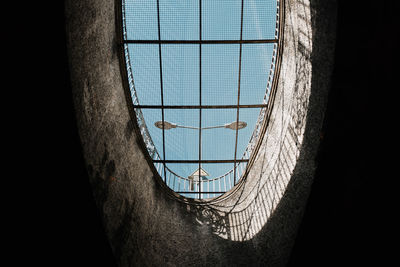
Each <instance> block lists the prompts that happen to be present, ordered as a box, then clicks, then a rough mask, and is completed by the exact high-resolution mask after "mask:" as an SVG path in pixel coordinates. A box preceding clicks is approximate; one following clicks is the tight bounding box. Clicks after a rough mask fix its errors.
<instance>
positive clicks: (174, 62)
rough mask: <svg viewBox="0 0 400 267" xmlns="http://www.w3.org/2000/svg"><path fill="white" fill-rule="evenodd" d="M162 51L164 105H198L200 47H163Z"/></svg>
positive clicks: (173, 45) (187, 45)
mask: <svg viewBox="0 0 400 267" xmlns="http://www.w3.org/2000/svg"><path fill="white" fill-rule="evenodd" d="M161 51H162V67H163V91H164V105H198V104H199V102H200V100H199V99H200V95H199V92H200V91H199V86H200V84H199V80H200V76H199V75H200V73H199V45H198V44H195V45H193V44H169V45H162V50H161ZM197 124H198V123H197Z"/></svg>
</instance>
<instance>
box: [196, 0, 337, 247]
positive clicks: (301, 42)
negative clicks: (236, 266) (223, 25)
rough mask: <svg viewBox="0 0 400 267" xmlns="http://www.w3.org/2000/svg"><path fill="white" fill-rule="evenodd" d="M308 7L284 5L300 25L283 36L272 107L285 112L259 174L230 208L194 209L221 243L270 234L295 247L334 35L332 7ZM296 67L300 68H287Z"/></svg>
mask: <svg viewBox="0 0 400 267" xmlns="http://www.w3.org/2000/svg"><path fill="white" fill-rule="evenodd" d="M307 2H308V1H304V0H303V1H298V2H297V3H296V4H295V5H287V6H286V9H287V10H286V25H297V29H289V30H286V31H285V40H284V41H285V47H284V49H285V51H284V55H283V59H282V70H281V75H280V78H281V81H280V82H279V83H280V85H279V87H278V92H277V97H276V100H275V105H274V109H275V110H278V111H279V112H280V113H281V114H275V115H272V117H271V121H270V125H269V126H268V128H267V132H266V135H265V137H264V140H263V146H262V147H261V148H260V151H259V153H258V156H257V160H256V162H255V165H258V166H261V169H260V170H257V171H253V169H254V168H253V169H252V170H251V171H250V174H249V176H248V178H247V181H246V182H245V183H243V184H242V187H241V188H240V189H239V190H238V192H237V197H236V198H235V199H236V202H235V203H232V204H231V205H229V206H227V205H226V203H222V204H220V205H219V204H218V203H212V202H211V203H210V204H207V205H202V206H199V205H198V206H191V208H190V209H191V212H193V213H195V216H196V218H197V219H196V220H197V222H198V223H199V224H206V225H208V226H209V227H210V228H211V230H212V232H213V233H214V234H215V235H217V236H219V237H221V238H223V239H228V240H232V241H246V240H252V239H253V238H254V237H256V236H257V235H258V234H261V235H264V234H266V235H267V236H269V237H272V236H276V237H275V238H277V236H278V235H279V236H280V238H283V239H282V240H285V239H286V240H287V241H286V242H290V243H292V242H293V241H294V236H295V235H296V229H297V227H298V225H297V224H296V220H297V221H300V219H301V215H302V213H303V207H304V205H305V202H306V199H307V197H308V194H309V190H310V186H311V183H312V178H313V175H314V170H315V166H314V161H315V157H316V153H317V149H318V145H319V141H320V138H321V137H320V129H321V127H322V120H323V114H324V111H325V104H326V94H327V90H328V86H329V80H330V73H331V65H332V64H330V63H332V62H331V61H332V59H331V57H332V55H333V44H334V41H333V39H334V33H335V31H334V28H335V25H334V20H332V16H334V15H332V14H335V10H336V6H335V3H334V1H331V2H330V3H328V4H326V7H324V8H322V7H320V6H319V5H318V4H316V3H315V2H316V1H311V3H310V5H311V7H310V5H308V3H307ZM316 5H318V6H316ZM315 8H318V12H319V13H318V15H316V14H317V13H316V12H314V11H315V10H314V9H315ZM295 9H297V10H295ZM310 9H311V10H310ZM320 9H321V11H320ZM327 23H328V24H327ZM285 28H286V29H288V27H287V26H286V27H285ZM329 30H332V31H329ZM314 36H315V37H314ZM285 60H286V61H287V62H285ZM292 63H294V65H295V66H290V64H292ZM285 68H287V69H288V70H289V71H295V75H293V74H290V73H289V75H292V76H294V77H295V79H294V81H285V80H282V79H283V78H285V77H286V75H288V71H287V69H285ZM312 70H315V71H314V73H312ZM286 84H289V85H291V84H292V85H293V86H294V87H293V89H292V92H291V93H290V95H286V94H285V92H279V89H282V88H286V86H285V85H286ZM285 102H286V103H285ZM286 105H290V106H289V108H285V107H286ZM279 124H280V126H281V127H280V133H279V134H278V136H279V137H276V133H275V135H274V138H275V139H277V141H275V142H277V143H275V145H274V149H275V151H274V152H273V153H272V155H271V152H268V151H267V149H268V145H265V144H268V142H269V140H268V139H269V138H270V135H269V130H270V129H271V128H272V127H274V125H275V128H276V125H279ZM273 142H274V141H273ZM256 172H258V173H257V174H256ZM250 180H253V181H254V182H253V183H250ZM246 187H247V188H246ZM282 220H287V221H282ZM267 229H268V230H267ZM274 230H276V231H274Z"/></svg>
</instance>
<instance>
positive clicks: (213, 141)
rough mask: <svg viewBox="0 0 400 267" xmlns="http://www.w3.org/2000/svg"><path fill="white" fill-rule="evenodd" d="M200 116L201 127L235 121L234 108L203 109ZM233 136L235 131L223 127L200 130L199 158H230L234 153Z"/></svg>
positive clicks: (234, 136)
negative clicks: (200, 147) (200, 148)
mask: <svg viewBox="0 0 400 267" xmlns="http://www.w3.org/2000/svg"><path fill="white" fill-rule="evenodd" d="M201 118H202V128H205V127H213V126H223V125H225V124H228V123H231V122H233V121H236V109H203V110H202V117H201ZM235 138H236V134H235V131H234V130H231V129H228V128H224V127H223V128H215V129H204V130H202V131H201V140H202V141H201V143H202V156H201V158H202V159H203V160H216V159H218V160H227V159H230V160H232V159H233V156H234V154H235ZM215 175H217V174H215Z"/></svg>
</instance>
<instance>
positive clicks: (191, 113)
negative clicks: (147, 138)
mask: <svg viewBox="0 0 400 267" xmlns="http://www.w3.org/2000/svg"><path fill="white" fill-rule="evenodd" d="M199 114H200V113H199V110H197V109H165V110H164V119H165V121H168V122H171V123H175V124H177V125H178V126H179V125H181V126H186V127H199V120H200V115H199ZM158 130H159V131H160V132H162V130H161V129H158ZM165 158H166V159H167V160H198V159H199V130H195V129H188V128H179V127H178V128H174V129H170V130H165ZM178 174H180V173H178Z"/></svg>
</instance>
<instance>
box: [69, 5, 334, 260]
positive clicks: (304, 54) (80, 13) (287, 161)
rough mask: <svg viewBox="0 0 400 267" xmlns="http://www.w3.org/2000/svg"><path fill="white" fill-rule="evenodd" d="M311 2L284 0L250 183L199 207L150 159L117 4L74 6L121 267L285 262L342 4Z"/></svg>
mask: <svg viewBox="0 0 400 267" xmlns="http://www.w3.org/2000/svg"><path fill="white" fill-rule="evenodd" d="M310 2H311V3H310ZM310 2H309V1H307V0H300V1H293V0H286V1H285V27H284V45H283V55H282V61H281V70H280V77H279V83H278V88H277V93H276V95H275V99H274V106H273V110H272V113H271V117H270V122H269V124H268V127H267V130H266V134H265V136H264V139H263V141H262V145H261V147H260V150H259V153H258V156H257V158H256V160H255V162H254V165H253V167H252V169H251V171H250V173H249V175H248V177H247V179H246V180H245V181H243V182H242V183H241V184H240V186H239V187H238V188H237V189H236V190H234V191H233V193H232V194H231V195H229V197H227V198H225V199H223V200H220V201H216V202H210V203H204V204H202V205H197V204H190V203H184V202H181V201H177V200H176V199H175V198H174V197H171V195H170V194H168V193H167V192H166V190H165V188H163V186H162V185H160V184H159V183H157V180H156V179H155V177H153V175H154V174H153V172H152V170H151V167H150V166H149V164H148V162H147V160H146V158H145V155H144V153H145V152H144V151H143V150H142V148H141V145H140V139H139V138H141V136H137V135H136V131H135V127H136V126H135V125H136V123H135V121H134V118H133V117H132V116H131V115H132V114H131V113H130V111H129V108H128V107H129V105H130V103H127V102H126V98H125V92H124V89H123V80H122V77H121V70H120V62H119V54H118V49H119V47H118V44H117V33H116V25H115V23H116V19H115V7H116V5H115V3H114V2H113V1H106V0H101V1H100V0H97V1H94V0H81V1H71V0H67V1H66V17H67V41H68V50H69V60H70V62H69V63H70V69H71V81H72V88H73V95H74V104H75V110H76V116H77V122H78V128H79V132H80V138H81V142H82V146H83V151H84V155H85V160H86V164H87V169H88V173H89V177H90V180H91V181H90V182H91V184H92V187H93V191H94V195H95V200H96V203H97V205H98V208H99V210H100V212H101V214H102V217H103V224H104V227H105V229H106V233H107V235H108V238H109V240H110V244H111V247H112V250H113V253H114V255H115V258H116V259H117V261H118V263H119V265H120V266H149V265H157V266H177V265H185V266H236V265H247V266H252V265H253V266H259V265H263V266H265V265H267V266H283V265H285V263H286V260H287V258H288V256H289V254H290V250H291V247H292V245H293V242H294V238H295V235H296V231H297V227H298V224H299V222H300V220H301V216H302V212H303V209H304V205H305V203H306V200H307V197H308V193H309V189H310V185H311V183H312V179H313V174H314V169H315V166H314V159H315V156H316V151H317V148H318V144H319V138H320V137H319V130H320V128H321V126H322V119H323V114H324V111H325V105H326V97H327V91H328V88H329V80H330V74H331V69H332V64H333V63H332V59H333V50H334V49H333V44H334V33H335V11H336V9H335V8H336V7H335V1H310ZM320 2H321V3H320Z"/></svg>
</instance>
